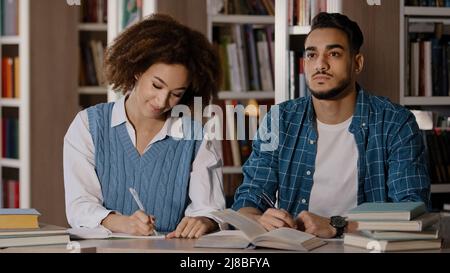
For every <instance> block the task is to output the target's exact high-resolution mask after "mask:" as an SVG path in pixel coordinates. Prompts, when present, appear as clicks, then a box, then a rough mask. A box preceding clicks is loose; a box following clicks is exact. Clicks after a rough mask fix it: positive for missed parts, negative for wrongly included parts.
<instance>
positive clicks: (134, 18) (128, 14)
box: [121, 0, 142, 29]
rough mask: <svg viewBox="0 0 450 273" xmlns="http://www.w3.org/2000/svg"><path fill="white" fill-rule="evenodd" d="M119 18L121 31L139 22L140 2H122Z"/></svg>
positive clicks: (140, 16) (131, 0)
mask: <svg viewBox="0 0 450 273" xmlns="http://www.w3.org/2000/svg"><path fill="white" fill-rule="evenodd" d="M121 16H122V18H121V26H122V29H126V28H127V27H129V26H131V25H133V24H135V23H137V22H139V21H140V20H141V19H142V0H123V6H122V12H121Z"/></svg>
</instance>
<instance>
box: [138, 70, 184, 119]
mask: <svg viewBox="0 0 450 273" xmlns="http://www.w3.org/2000/svg"><path fill="white" fill-rule="evenodd" d="M188 85H189V80H188V71H187V69H186V67H185V66H183V65H180V64H164V63H156V64H154V65H152V66H151V67H150V68H148V69H147V71H145V72H144V74H142V75H141V76H140V77H138V80H137V83H136V88H135V90H134V91H133V92H135V94H134V95H135V96H136V101H137V104H138V107H139V110H140V112H141V114H142V115H144V116H145V117H146V118H161V117H162V116H164V114H165V113H166V112H168V111H170V110H171V109H172V108H173V107H174V106H175V105H177V104H178V103H179V102H180V100H181V98H182V97H183V95H184V93H185V91H186V89H187V88H188Z"/></svg>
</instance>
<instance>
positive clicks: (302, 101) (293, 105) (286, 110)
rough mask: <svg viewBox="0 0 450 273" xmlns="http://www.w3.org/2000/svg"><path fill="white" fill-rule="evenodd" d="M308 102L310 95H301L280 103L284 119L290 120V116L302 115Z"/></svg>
mask: <svg viewBox="0 0 450 273" xmlns="http://www.w3.org/2000/svg"><path fill="white" fill-rule="evenodd" d="M308 103H309V98H308V97H301V98H298V99H293V100H288V101H285V102H282V103H280V104H278V106H279V109H280V115H281V117H282V119H283V120H289V119H290V117H294V116H298V115H302V114H303V113H304V112H305V110H306V108H307V107H306V106H307V105H308Z"/></svg>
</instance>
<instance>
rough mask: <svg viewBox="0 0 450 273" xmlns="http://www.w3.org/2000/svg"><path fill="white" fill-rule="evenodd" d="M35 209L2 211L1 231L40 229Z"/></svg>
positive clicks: (0, 215)
mask: <svg viewBox="0 0 450 273" xmlns="http://www.w3.org/2000/svg"><path fill="white" fill-rule="evenodd" d="M40 215H41V214H40V213H39V212H38V211H37V210H35V209H0V229H22V228H39V223H38V218H39V216H40Z"/></svg>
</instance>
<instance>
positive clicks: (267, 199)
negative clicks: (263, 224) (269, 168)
mask: <svg viewBox="0 0 450 273" xmlns="http://www.w3.org/2000/svg"><path fill="white" fill-rule="evenodd" d="M260 198H261V199H262V200H263V201H264V202H266V205H268V206H269V207H270V208H272V209H274V208H275V203H274V202H273V201H272V199H270V197H269V196H268V195H267V194H266V193H265V192H263V193H261V196H260Z"/></svg>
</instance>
